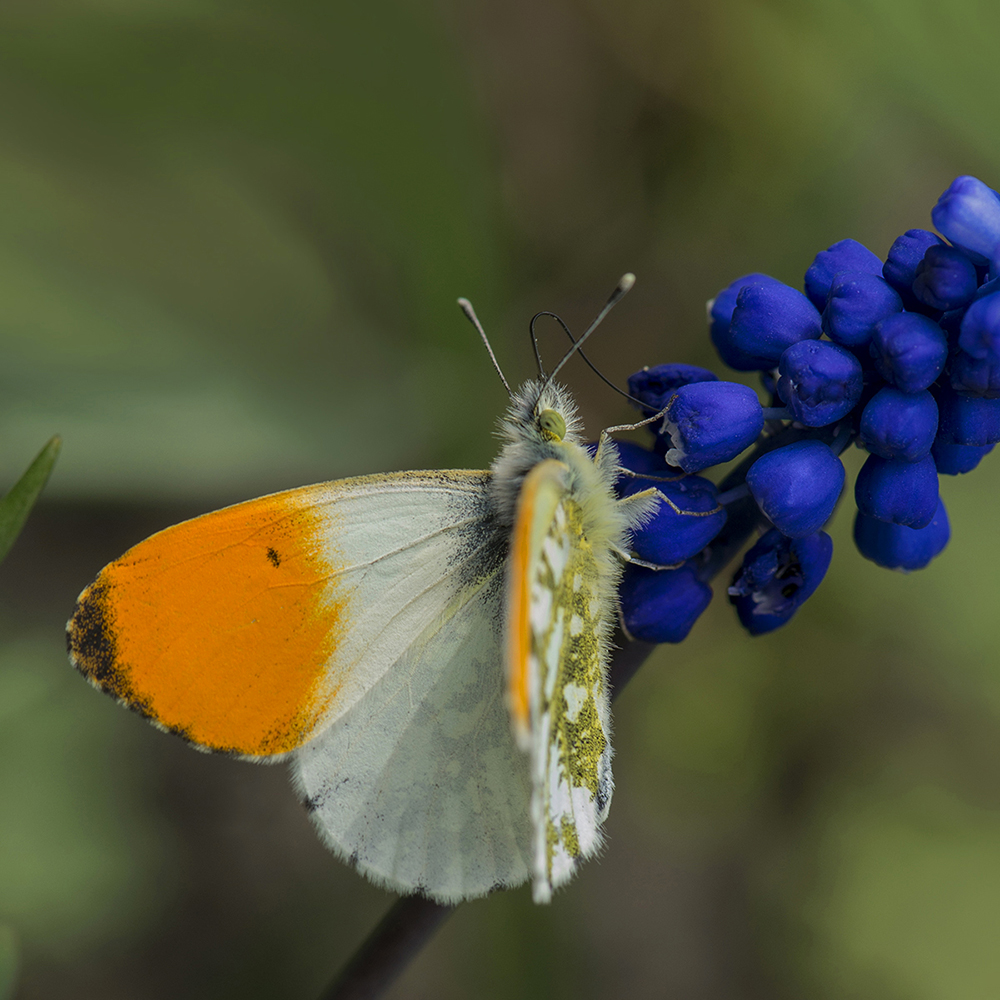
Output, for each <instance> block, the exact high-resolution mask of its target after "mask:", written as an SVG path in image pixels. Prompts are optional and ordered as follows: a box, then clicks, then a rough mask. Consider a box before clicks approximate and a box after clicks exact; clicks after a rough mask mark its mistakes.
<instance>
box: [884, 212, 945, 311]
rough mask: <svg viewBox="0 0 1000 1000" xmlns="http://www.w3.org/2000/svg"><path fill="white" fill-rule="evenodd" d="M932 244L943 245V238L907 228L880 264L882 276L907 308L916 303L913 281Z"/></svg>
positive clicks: (923, 230)
mask: <svg viewBox="0 0 1000 1000" xmlns="http://www.w3.org/2000/svg"><path fill="white" fill-rule="evenodd" d="M934 246H944V240H942V239H941V237H940V236H935V235H934V233H929V232H928V231H927V230H926V229H908V230H907V231H906V232H905V233H903V235H902V236H897V237H896V241H895V243H893V244H892V246H891V247H890V248H889V253H888V255H887V256H886V258H885V263H884V264H883V265H882V276H883V277H884V278H885V280H886V281H887V282H889V284H890V285H892V287H893V288H894V289H895V290H896V291H897V292H898V293H899V294H900V295H901V296H902V298H903V302H904V304H905V305H906V307H907V308H908V309H910V308H912V307H913V306H914V305H915V304H916V301H917V300H916V297H915V296H914V294H913V282H914V281H915V280H916V277H917V269H918V268H919V267H920V265H921V263H922V261H923V259H924V255H925V254H926V253H927V251H928V250H929V249H930V248H931V247H934Z"/></svg>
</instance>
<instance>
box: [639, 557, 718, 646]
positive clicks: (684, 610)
mask: <svg viewBox="0 0 1000 1000" xmlns="http://www.w3.org/2000/svg"><path fill="white" fill-rule="evenodd" d="M619 593H620V596H621V612H622V622H623V624H624V626H625V631H626V632H627V633H628V634H629V635H630V636H632V638H633V639H639V640H641V641H642V642H681V641H683V640H684V639H686V638H687V634H688V632H690V631H691V627H692V626H693V625H694V623H695V621H697V619H698V616H699V615H700V614H701V613H702V612H703V611H704V610H705V608H707V607H708V605H709V602H710V601H711V600H712V588H711V587H709V586H708V585H707V584H705V583H702V581H701V580H699V579H698V576H697V574H696V572H695V570H694V568H693V567H692V566H691V565H685V566H681V567H680V569H660V570H656V569H645V568H644V567H642V566H626V567H625V573H624V575H623V577H622V583H621V588H620V590H619Z"/></svg>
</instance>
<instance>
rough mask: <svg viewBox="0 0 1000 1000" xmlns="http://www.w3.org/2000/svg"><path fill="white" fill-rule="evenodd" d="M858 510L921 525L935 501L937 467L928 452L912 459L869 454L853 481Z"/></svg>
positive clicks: (927, 519)
mask: <svg viewBox="0 0 1000 1000" xmlns="http://www.w3.org/2000/svg"><path fill="white" fill-rule="evenodd" d="M854 499H855V501H856V502H857V505H858V510H860V511H861V513H862V514H867V515H868V516H869V517H875V518H878V520H880V521H892V522H893V523H894V524H905V525H906V526H907V527H910V528H923V527H926V526H927V525H928V524H930V523H931V519H932V518H933V517H934V511H935V510H937V502H938V477H937V467H936V466H935V465H934V459H932V458H931V457H930V455H925V456H924V457H923V458H921V459H918V460H917V461H916V462H904V461H903V460H902V459H898V458H897V459H885V458H879V457H878V455H869V456H868V460H867V461H866V462H865V464H864V465H862V466H861V471H860V472H859V473H858V478H857V479H856V480H855V482H854Z"/></svg>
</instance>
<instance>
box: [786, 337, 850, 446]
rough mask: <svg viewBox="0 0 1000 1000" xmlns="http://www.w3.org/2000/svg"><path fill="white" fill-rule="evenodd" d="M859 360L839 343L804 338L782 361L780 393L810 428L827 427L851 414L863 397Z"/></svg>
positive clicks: (800, 420) (793, 414)
mask: <svg viewBox="0 0 1000 1000" xmlns="http://www.w3.org/2000/svg"><path fill="white" fill-rule="evenodd" d="M863 383H864V376H863V374H862V371H861V365H860V364H859V363H858V359H857V358H856V357H855V356H854V355H853V354H851V353H850V352H849V351H845V350H844V349H843V348H842V347H838V346H837V345H836V344H829V343H827V342H825V341H822V340H800V341H799V342H798V343H797V344H792V346H791V347H789V348H788V350H786V351H785V352H784V354H782V355H781V360H780V361H779V362H778V385H777V390H778V396H780V397H781V401H782V402H783V403H785V405H786V406H787V407H788V410H789V412H790V413H791V414H792V417H793V418H794V419H795V420H797V421H798V422H799V423H800V424H805V425H806V426H807V427H825V426H826V425H827V424H832V423H835V422H836V421H838V420H840V419H841V417H845V416H847V414H848V413H850V412H851V410H853V409H854V407H855V406H856V405H857V402H858V400H859V399H860V398H861V390H862V388H863Z"/></svg>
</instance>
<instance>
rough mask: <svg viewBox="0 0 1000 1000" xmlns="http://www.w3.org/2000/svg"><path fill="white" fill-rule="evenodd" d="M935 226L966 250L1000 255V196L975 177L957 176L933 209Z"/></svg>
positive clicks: (987, 255)
mask: <svg viewBox="0 0 1000 1000" xmlns="http://www.w3.org/2000/svg"><path fill="white" fill-rule="evenodd" d="M931 218H932V219H933V220H934V225H935V226H937V228H938V229H939V230H940V231H941V232H942V233H944V235H945V236H947V237H948V239H949V240H951V242H952V243H957V244H958V245H959V246H960V247H965V249H966V250H971V251H972V252H973V253H977V254H981V255H982V256H983V257H985V258H987V260H991V261H996V260H997V259H998V258H1000V252H998V251H1000V197H998V196H997V193H996V191H994V190H992V189H991V188H989V187H987V186H986V185H985V184H984V183H983V182H982V181H981V180H978V179H977V178H975V177H969V176H965V177H956V178H955V179H954V180H953V181H952V182H951V186H950V187H949V188H948V190H947V191H945V193H944V194H943V195H941V197H940V198H938V203H937V204H936V205H935V206H934V208H933V209H932V210H931Z"/></svg>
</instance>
